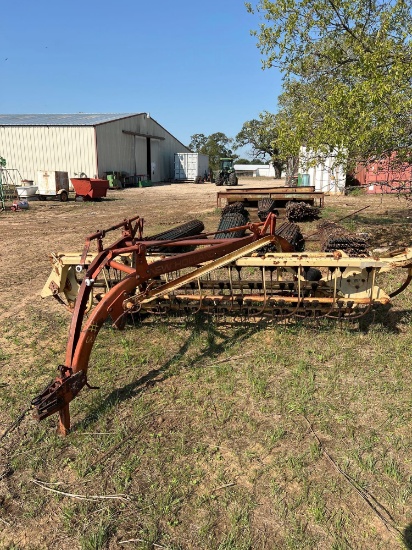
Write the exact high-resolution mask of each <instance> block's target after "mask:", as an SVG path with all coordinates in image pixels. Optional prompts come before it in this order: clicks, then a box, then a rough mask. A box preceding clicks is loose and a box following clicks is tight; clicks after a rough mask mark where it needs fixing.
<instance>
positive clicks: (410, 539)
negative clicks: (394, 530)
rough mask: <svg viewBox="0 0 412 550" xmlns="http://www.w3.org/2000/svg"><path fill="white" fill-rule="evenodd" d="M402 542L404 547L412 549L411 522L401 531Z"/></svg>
mask: <svg viewBox="0 0 412 550" xmlns="http://www.w3.org/2000/svg"><path fill="white" fill-rule="evenodd" d="M402 539H403V540H402V542H403V543H404V545H405V548H407V549H408V550H412V524H410V525H408V526H407V527H406V528H405V529H404V531H403V537H402Z"/></svg>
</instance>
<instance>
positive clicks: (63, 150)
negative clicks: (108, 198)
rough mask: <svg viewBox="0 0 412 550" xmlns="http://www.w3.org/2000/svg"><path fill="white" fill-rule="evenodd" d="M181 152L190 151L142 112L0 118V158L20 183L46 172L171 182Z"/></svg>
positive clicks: (5, 116) (3, 116)
mask: <svg viewBox="0 0 412 550" xmlns="http://www.w3.org/2000/svg"><path fill="white" fill-rule="evenodd" d="M182 151H183V152H186V151H187V152H190V149H188V148H187V147H185V146H184V145H183V144H182V143H181V142H180V141H179V140H178V139H176V138H175V137H174V136H172V134H170V133H169V132H168V131H167V130H165V129H164V128H163V127H162V126H161V125H160V124H159V123H158V122H156V121H155V120H154V119H152V118H150V115H149V114H148V113H126V114H85V113H78V114H55V115H53V114H32V115H2V114H0V156H2V157H4V158H5V159H6V161H7V168H16V169H18V170H19V172H20V174H21V176H22V178H23V179H29V180H35V178H36V175H37V172H38V171H39V170H48V171H64V172H68V173H69V177H75V176H76V175H78V174H80V173H82V172H83V173H84V174H86V175H87V176H88V177H96V176H97V177H104V176H105V173H106V172H112V171H114V172H125V173H126V174H127V175H130V176H134V175H139V176H141V177H144V178H148V179H151V180H152V181H153V182H158V181H165V180H168V179H170V178H173V177H174V154H175V153H177V152H179V153H180V152H182Z"/></svg>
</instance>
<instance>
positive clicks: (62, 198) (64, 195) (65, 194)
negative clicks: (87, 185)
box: [59, 191, 69, 202]
mask: <svg viewBox="0 0 412 550" xmlns="http://www.w3.org/2000/svg"><path fill="white" fill-rule="evenodd" d="M68 200H69V194H68V192H67V191H62V192H61V193H60V194H59V201H60V202H67V201H68Z"/></svg>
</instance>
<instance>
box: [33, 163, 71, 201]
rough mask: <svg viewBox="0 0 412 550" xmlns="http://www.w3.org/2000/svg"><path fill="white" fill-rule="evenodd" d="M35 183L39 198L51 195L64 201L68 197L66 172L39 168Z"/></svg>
mask: <svg viewBox="0 0 412 550" xmlns="http://www.w3.org/2000/svg"><path fill="white" fill-rule="evenodd" d="M36 183H37V186H38V191H37V193H38V197H39V200H46V199H47V197H53V198H57V199H59V200H60V201H61V202H66V201H67V200H68V198H69V174H68V172H61V171H60V172H59V171H51V170H39V171H38V172H37V181H36Z"/></svg>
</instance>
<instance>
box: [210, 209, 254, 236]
mask: <svg viewBox="0 0 412 550" xmlns="http://www.w3.org/2000/svg"><path fill="white" fill-rule="evenodd" d="M247 223H248V219H247V216H245V215H244V214H241V213H240V212H231V213H229V214H224V215H223V216H222V217H221V218H220V222H219V226H218V228H217V231H221V233H217V234H216V235H215V237H214V238H215V239H234V238H237V237H243V236H244V235H245V231H246V230H245V229H241V230H239V231H229V232H226V231H227V230H228V229H230V228H231V227H238V226H241V225H246V224H247ZM225 230H226V231H225Z"/></svg>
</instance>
